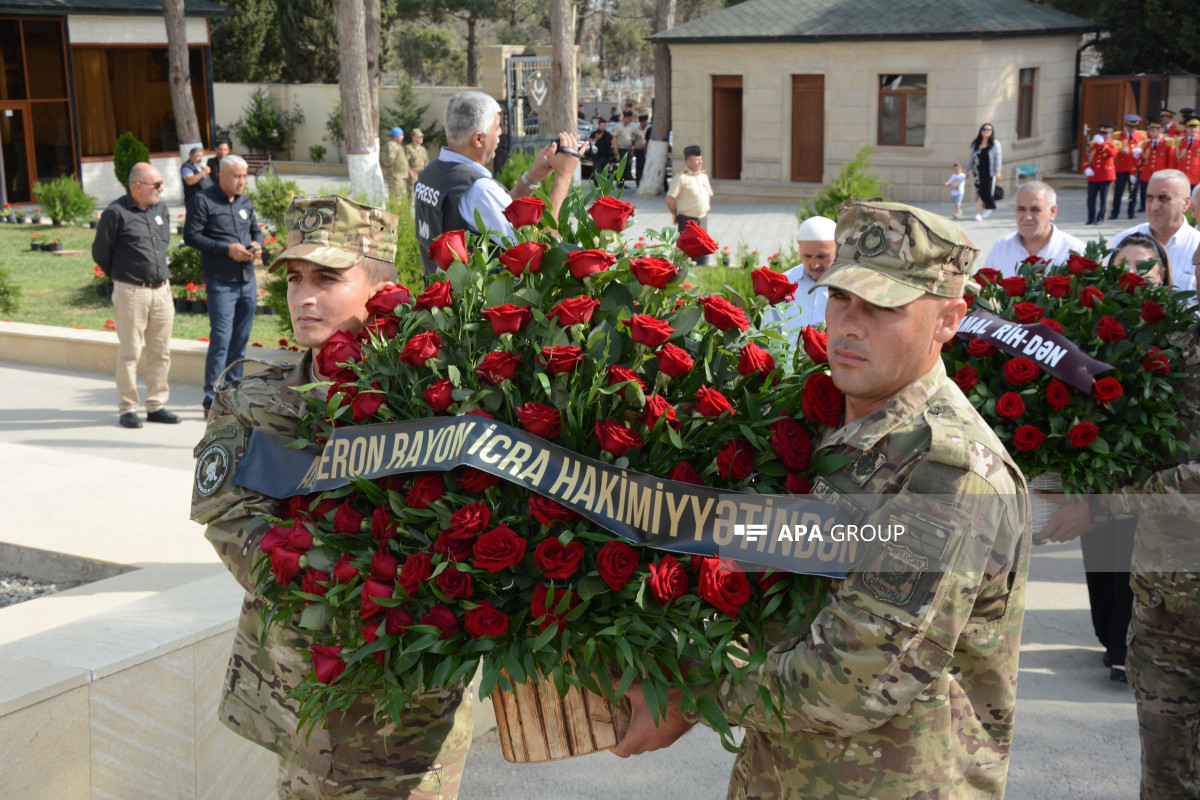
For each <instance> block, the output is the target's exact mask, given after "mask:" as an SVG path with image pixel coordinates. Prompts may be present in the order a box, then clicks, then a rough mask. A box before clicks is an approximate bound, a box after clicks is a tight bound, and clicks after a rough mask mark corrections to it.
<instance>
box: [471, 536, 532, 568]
mask: <svg viewBox="0 0 1200 800" xmlns="http://www.w3.org/2000/svg"><path fill="white" fill-rule="evenodd" d="M471 552H472V553H473V554H474V555H475V560H474V561H473V562H472V563H473V564H474V565H475V568H476V569H485V570H487V571H488V572H499V571H500V570H502V569H508V568H509V567H511V566H513V565H514V564H518V563H520V561H521V559H522V558H524V557H525V540H524V539H522V538H521V537H520V536H518V535H517V534H516V532H515V531H514V530H513V529H512V528H510V527H508V526H507V525H504V524H501V525H497V526H496V527H495V528H492V529H491V530H490V531H488V532H487V533H485V534H483V535H482V536H480V537H479V538H478V539H476V540H475V544H473V545H472V546H471Z"/></svg>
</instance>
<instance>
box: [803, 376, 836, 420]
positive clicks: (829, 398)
mask: <svg viewBox="0 0 1200 800" xmlns="http://www.w3.org/2000/svg"><path fill="white" fill-rule="evenodd" d="M845 402H846V398H845V397H844V396H843V395H842V391H841V389H839V388H837V386H836V385H834V382H833V378H831V377H829V376H828V375H826V374H825V373H824V372H814V373H813V374H812V375H809V376H808V380H806V381H805V382H804V390H803V392H801V394H800V411H801V413H803V414H804V418H805V419H808V420H811V421H812V422H816V423H817V424H819V425H830V426H835V425H837V424H838V423H839V422H841V421H842V406H843V405H844V404H845Z"/></svg>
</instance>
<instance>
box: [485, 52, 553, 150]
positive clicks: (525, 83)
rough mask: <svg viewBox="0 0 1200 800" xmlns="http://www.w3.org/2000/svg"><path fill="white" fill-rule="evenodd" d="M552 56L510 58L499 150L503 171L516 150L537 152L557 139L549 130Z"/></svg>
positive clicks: (507, 69)
mask: <svg viewBox="0 0 1200 800" xmlns="http://www.w3.org/2000/svg"><path fill="white" fill-rule="evenodd" d="M552 60H553V59H551V58H550V56H513V57H511V58H509V59H508V64H507V65H506V72H507V73H508V82H507V90H506V92H505V96H506V102H505V106H504V120H503V127H504V134H503V135H502V136H501V137H500V146H499V147H498V148H497V149H496V164H495V166H496V171H497V172H499V171H500V169H501V167H503V166H504V162H505V161H506V160H507V159H508V154H509V152H510V151H512V150H533V151H537V150H540V149H541V148H542V147H544V146H545V145H546V144H547V143H549V142H550V141H552V140H553V139H554V135H553V133H550V132H545V133H543V132H542V131H543V130H544V129H546V127H547V126H546V123H547V122H548V121H549V114H550V64H551V62H552Z"/></svg>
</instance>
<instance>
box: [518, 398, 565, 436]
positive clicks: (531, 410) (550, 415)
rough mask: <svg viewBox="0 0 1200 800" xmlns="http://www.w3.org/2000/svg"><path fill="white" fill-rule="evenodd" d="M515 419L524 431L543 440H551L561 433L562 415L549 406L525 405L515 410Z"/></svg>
mask: <svg viewBox="0 0 1200 800" xmlns="http://www.w3.org/2000/svg"><path fill="white" fill-rule="evenodd" d="M517 419H519V420H520V421H521V424H522V425H523V426H525V430H527V431H529V432H530V433H532V434H533V435H534V436H541V437H542V438H543V439H553V438H554V437H555V436H558V434H560V433H562V414H560V413H558V409H557V408H553V407H551V406H545V405H542V404H541V403H526V404H525V405H523V406H521V407H520V408H518V409H517Z"/></svg>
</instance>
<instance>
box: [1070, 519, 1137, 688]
mask: <svg viewBox="0 0 1200 800" xmlns="http://www.w3.org/2000/svg"><path fill="white" fill-rule="evenodd" d="M1136 528H1137V520H1136V519H1115V520H1112V521H1111V522H1108V523H1106V524H1104V525H1101V526H1100V527H1098V528H1096V529H1095V530H1092V531H1088V532H1087V533H1085V534H1083V536H1082V537H1081V538H1080V540H1079V544H1080V547H1081V548H1082V550H1083V568H1084V569H1085V570H1087V587H1088V601H1089V603H1090V605H1091V607H1092V628H1093V629H1094V630H1095V632H1096V638H1097V639H1098V640H1099V641H1100V644H1101V646H1103V647H1104V652H1105V653H1107V654H1108V657H1109V659H1110V660H1111V661H1112V663H1113V664H1114V665H1116V666H1122V665H1124V663H1125V637H1126V635H1127V634H1128V632H1129V621H1130V619H1132V618H1133V589H1131V588H1130V586H1129V565H1130V562H1131V561H1132V560H1133V533H1134V530H1135V529H1136Z"/></svg>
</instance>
